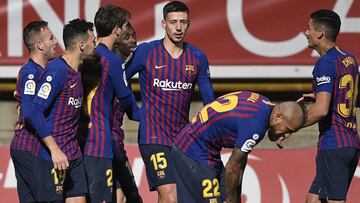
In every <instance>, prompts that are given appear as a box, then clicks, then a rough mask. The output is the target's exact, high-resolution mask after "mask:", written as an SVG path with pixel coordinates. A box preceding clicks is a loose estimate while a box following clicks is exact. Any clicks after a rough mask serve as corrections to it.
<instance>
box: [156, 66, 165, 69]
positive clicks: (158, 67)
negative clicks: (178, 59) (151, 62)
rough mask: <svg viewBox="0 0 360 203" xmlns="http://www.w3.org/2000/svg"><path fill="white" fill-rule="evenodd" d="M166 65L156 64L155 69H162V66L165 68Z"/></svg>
mask: <svg viewBox="0 0 360 203" xmlns="http://www.w3.org/2000/svg"><path fill="white" fill-rule="evenodd" d="M165 66H166V65H162V66H158V65H155V69H161V68H164V67H165Z"/></svg>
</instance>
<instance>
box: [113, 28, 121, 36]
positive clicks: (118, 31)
mask: <svg viewBox="0 0 360 203" xmlns="http://www.w3.org/2000/svg"><path fill="white" fill-rule="evenodd" d="M113 32H114V34H115V36H116V37H120V33H121V28H120V27H119V26H115V27H114V29H113Z"/></svg>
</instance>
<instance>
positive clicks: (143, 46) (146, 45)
mask: <svg viewBox="0 0 360 203" xmlns="http://www.w3.org/2000/svg"><path fill="white" fill-rule="evenodd" d="M159 45H161V40H154V41H150V42H142V43H141V44H139V45H138V46H137V47H136V50H138V51H142V52H147V51H149V50H152V49H153V48H155V47H157V46H159Z"/></svg>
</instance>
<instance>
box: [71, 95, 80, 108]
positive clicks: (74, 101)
mask: <svg viewBox="0 0 360 203" xmlns="http://www.w3.org/2000/svg"><path fill="white" fill-rule="evenodd" d="M82 100H83V98H82V97H78V98H74V97H70V98H69V101H68V106H74V107H75V108H79V107H81V104H82Z"/></svg>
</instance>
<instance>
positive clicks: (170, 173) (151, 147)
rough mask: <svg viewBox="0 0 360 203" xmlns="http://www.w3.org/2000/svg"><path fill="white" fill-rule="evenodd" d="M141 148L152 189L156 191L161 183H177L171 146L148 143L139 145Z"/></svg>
mask: <svg viewBox="0 0 360 203" xmlns="http://www.w3.org/2000/svg"><path fill="white" fill-rule="evenodd" d="M139 149H140V153H141V157H142V159H143V161H144V163H145V168H146V177H147V181H148V184H149V188H150V191H155V190H156V188H157V187H159V186H161V185H166V184H174V183H176V181H175V174H174V169H173V168H174V166H173V165H174V163H173V159H172V158H171V147H168V146H165V145H157V144H146V145H139Z"/></svg>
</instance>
